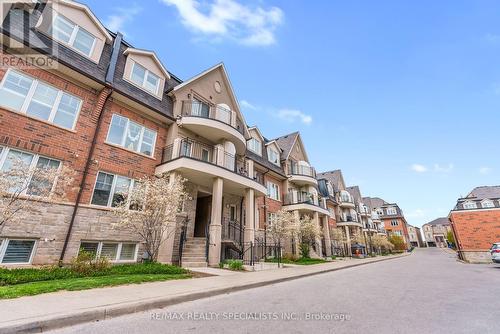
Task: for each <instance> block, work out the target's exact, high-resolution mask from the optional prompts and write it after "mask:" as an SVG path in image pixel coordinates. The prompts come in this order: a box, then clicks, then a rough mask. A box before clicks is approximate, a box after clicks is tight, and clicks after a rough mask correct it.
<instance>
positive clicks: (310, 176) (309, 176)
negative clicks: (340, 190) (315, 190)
mask: <svg viewBox="0 0 500 334" xmlns="http://www.w3.org/2000/svg"><path fill="white" fill-rule="evenodd" d="M287 174H288V178H289V180H290V182H293V183H295V184H296V185H299V186H305V185H312V186H317V185H318V180H316V170H315V169H314V168H313V167H309V166H301V165H299V164H297V163H295V162H292V163H291V164H289V165H288V168H287Z"/></svg>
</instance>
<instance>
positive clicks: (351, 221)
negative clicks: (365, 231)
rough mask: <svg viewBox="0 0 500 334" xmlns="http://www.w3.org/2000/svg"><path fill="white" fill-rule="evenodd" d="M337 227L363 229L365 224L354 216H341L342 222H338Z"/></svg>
mask: <svg viewBox="0 0 500 334" xmlns="http://www.w3.org/2000/svg"><path fill="white" fill-rule="evenodd" d="M337 226H358V227H363V224H361V222H359V221H358V217H356V216H354V215H345V214H344V215H340V221H339V222H337Z"/></svg>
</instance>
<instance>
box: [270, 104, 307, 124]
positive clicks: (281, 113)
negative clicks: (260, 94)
mask: <svg viewBox="0 0 500 334" xmlns="http://www.w3.org/2000/svg"><path fill="white" fill-rule="evenodd" d="M275 116H276V117H278V118H280V119H282V120H285V121H288V122H290V123H293V122H295V121H300V122H302V123H304V124H306V125H309V124H311V123H312V117H311V116H310V115H307V114H304V113H303V112H302V111H300V110H296V109H286V108H285V109H280V110H278V111H277V112H276V114H275Z"/></svg>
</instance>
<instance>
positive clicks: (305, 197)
mask: <svg viewBox="0 0 500 334" xmlns="http://www.w3.org/2000/svg"><path fill="white" fill-rule="evenodd" d="M284 204H285V205H293V204H311V205H315V206H318V207H320V208H323V209H326V206H325V203H324V202H323V201H322V200H320V199H319V198H318V196H316V195H313V194H311V193H305V192H291V193H288V194H286V195H285V201H284Z"/></svg>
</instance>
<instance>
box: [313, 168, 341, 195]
mask: <svg viewBox="0 0 500 334" xmlns="http://www.w3.org/2000/svg"><path fill="white" fill-rule="evenodd" d="M316 178H317V179H325V180H328V181H330V182H331V183H332V185H333V190H335V191H340V190H342V189H344V188H345V181H344V176H343V175H342V171H341V170H340V169H336V170H333V171H329V172H323V173H318V174H317V176H316Z"/></svg>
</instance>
